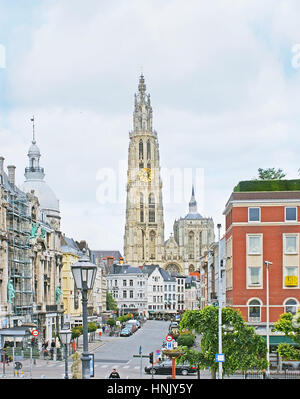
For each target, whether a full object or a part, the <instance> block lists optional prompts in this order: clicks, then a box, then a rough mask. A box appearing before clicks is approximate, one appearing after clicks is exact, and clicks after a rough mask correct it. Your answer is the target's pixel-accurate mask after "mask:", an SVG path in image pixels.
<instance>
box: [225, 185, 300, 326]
mask: <svg viewBox="0 0 300 399" xmlns="http://www.w3.org/2000/svg"><path fill="white" fill-rule="evenodd" d="M254 182H255V183H254ZM289 182H291V183H289ZM292 182H296V183H295V184H294V183H292ZM297 182H298V183H297ZM247 183H249V184H247ZM274 186H275V190H276V191H275V190H274ZM249 188H250V189H249ZM295 188H296V189H295ZM253 189H254V190H255V191H253ZM262 189H263V190H264V191H262ZM273 190H274V191H273ZM280 190H282V191H280ZM283 190H284V191H283ZM224 215H225V217H226V232H225V237H226V303H227V306H232V307H233V308H235V309H240V311H241V312H242V315H243V317H244V319H245V320H246V321H247V322H248V323H249V324H251V325H257V326H261V325H264V324H265V323H266V265H265V261H270V262H272V265H270V266H269V317H270V323H274V322H275V321H277V320H278V319H279V317H280V315H281V314H282V313H284V312H287V311H289V312H292V313H295V312H296V311H297V310H298V308H299V306H300V286H299V237H300V180H297V181H292V180H287V181H286V180H284V181H277V182H276V184H274V182H273V183H272V182H270V181H252V182H240V183H239V184H238V186H237V187H236V188H235V190H234V192H233V193H232V194H231V196H230V198H229V200H228V201H227V204H226V207H225V210H224Z"/></svg>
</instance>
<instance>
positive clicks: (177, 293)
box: [106, 264, 200, 318]
mask: <svg viewBox="0 0 300 399" xmlns="http://www.w3.org/2000/svg"><path fill="white" fill-rule="evenodd" d="M106 279H107V289H108V291H109V292H110V293H111V294H112V295H113V297H114V299H115V300H116V302H117V305H118V308H119V309H120V310H121V314H126V313H138V314H139V315H140V316H145V317H147V318H148V317H151V316H156V315H160V316H163V315H169V316H175V315H176V314H180V313H183V312H184V310H186V309H195V308H196V307H197V306H198V303H199V295H200V291H199V280H198V279H197V277H196V276H189V277H186V276H183V275H180V274H177V273H168V272H167V271H166V270H164V269H163V268H161V267H160V266H158V265H144V266H140V267H132V266H130V265H127V264H125V265H124V264H123V265H120V264H113V265H112V266H111V268H110V270H109V273H108V274H107V276H106Z"/></svg>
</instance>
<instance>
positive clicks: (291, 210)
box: [285, 206, 297, 222]
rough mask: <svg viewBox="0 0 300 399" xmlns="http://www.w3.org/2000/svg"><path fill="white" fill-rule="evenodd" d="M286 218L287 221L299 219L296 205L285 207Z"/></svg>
mask: <svg viewBox="0 0 300 399" xmlns="http://www.w3.org/2000/svg"><path fill="white" fill-rule="evenodd" d="M285 220H286V222H296V221H297V208H296V207H295V206H293V207H292V206H286V207H285Z"/></svg>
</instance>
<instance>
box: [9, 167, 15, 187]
mask: <svg viewBox="0 0 300 399" xmlns="http://www.w3.org/2000/svg"><path fill="white" fill-rule="evenodd" d="M7 170H8V181H9V183H10V184H12V185H15V180H16V178H15V175H16V167H15V166H14V165H9V166H8V167H7Z"/></svg>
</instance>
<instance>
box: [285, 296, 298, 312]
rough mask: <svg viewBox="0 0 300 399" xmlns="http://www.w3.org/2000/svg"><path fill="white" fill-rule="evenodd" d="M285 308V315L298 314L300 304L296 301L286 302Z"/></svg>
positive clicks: (289, 300)
mask: <svg viewBox="0 0 300 399" xmlns="http://www.w3.org/2000/svg"><path fill="white" fill-rule="evenodd" d="M284 308H285V313H292V314H296V313H297V308H298V302H297V301H296V299H288V300H287V301H285V304H284Z"/></svg>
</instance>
